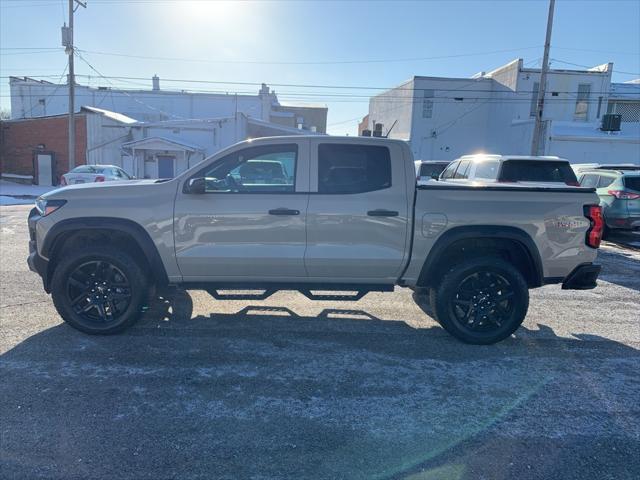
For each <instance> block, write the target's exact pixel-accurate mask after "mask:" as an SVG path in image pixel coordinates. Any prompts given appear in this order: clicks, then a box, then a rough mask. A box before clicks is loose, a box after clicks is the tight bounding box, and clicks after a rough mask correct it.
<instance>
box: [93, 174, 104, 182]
mask: <svg viewBox="0 0 640 480" xmlns="http://www.w3.org/2000/svg"><path fill="white" fill-rule="evenodd" d="M95 181H96V182H104V176H103V175H98V176H97V177H96V179H95Z"/></svg>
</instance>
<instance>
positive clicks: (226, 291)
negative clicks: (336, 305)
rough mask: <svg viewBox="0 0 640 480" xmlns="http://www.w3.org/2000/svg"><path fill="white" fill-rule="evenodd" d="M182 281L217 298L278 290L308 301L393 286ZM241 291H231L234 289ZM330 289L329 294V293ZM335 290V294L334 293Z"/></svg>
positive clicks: (259, 296) (352, 297) (351, 297)
mask: <svg viewBox="0 0 640 480" xmlns="http://www.w3.org/2000/svg"><path fill="white" fill-rule="evenodd" d="M302 285H304V286H305V288H300V286H301V284H300V283H235V282H234V283H226V282H225V283H222V282H220V283H218V282H215V283H202V282H198V283H184V284H181V285H180V287H181V288H184V289H185V290H205V291H206V292H208V293H209V294H210V295H211V296H212V297H213V298H215V299H216V300H266V299H267V298H269V297H270V296H271V295H273V294H274V293H276V292H278V291H280V290H288V291H295V292H299V293H301V294H302V295H304V296H305V297H307V298H308V299H309V300H316V301H343V302H355V301H358V300H360V299H361V298H362V297H364V296H365V295H366V294H367V293H369V292H392V291H393V288H394V285H378V284H366V285H365V284H335V283H314V284H302ZM234 290H235V291H241V292H242V293H233V291H234ZM329 292H330V293H329ZM333 292H336V293H333Z"/></svg>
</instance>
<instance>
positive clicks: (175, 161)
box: [81, 107, 310, 178]
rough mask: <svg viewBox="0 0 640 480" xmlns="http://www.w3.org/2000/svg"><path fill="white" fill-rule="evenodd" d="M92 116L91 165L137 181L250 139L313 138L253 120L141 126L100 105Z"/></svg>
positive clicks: (164, 174)
mask: <svg viewBox="0 0 640 480" xmlns="http://www.w3.org/2000/svg"><path fill="white" fill-rule="evenodd" d="M81 110H82V111H87V112H92V113H99V114H101V115H89V116H88V117H87V152H86V163H87V164H93V165H96V164H109V165H117V166H120V167H122V168H123V169H124V170H125V171H126V172H127V173H129V174H130V175H134V176H136V177H138V178H169V177H174V176H175V175H178V174H179V173H181V172H183V171H185V170H187V169H188V168H190V167H192V166H194V165H195V164H197V163H199V162H201V161H202V160H203V159H204V158H206V157H208V156H209V155H212V154H214V153H216V152H218V151H219V150H222V149H223V148H225V147H228V146H230V145H233V144H234V143H237V142H240V141H242V140H245V139H247V138H257V137H268V136H279V135H296V134H309V133H310V132H308V131H304V130H301V129H299V128H292V127H287V126H284V125H278V124H275V123H271V122H265V121H263V120H259V119H256V118H252V117H249V116H247V115H245V114H243V113H239V114H237V115H234V116H231V117H220V118H209V119H191V120H166V121H160V122H136V121H135V120H133V119H132V118H129V117H126V116H124V115H121V114H117V113H114V112H110V111H108V110H102V109H98V108H95V107H82V109H81Z"/></svg>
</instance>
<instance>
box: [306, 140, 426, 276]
mask: <svg viewBox="0 0 640 480" xmlns="http://www.w3.org/2000/svg"><path fill="white" fill-rule="evenodd" d="M405 163H406V160H405V159H404V156H403V151H402V149H401V148H400V146H399V145H395V144H392V143H382V142H380V144H379V145H376V144H371V143H368V144H363V143H362V142H360V143H357V142H352V143H347V142H341V143H331V142H330V141H328V140H327V141H322V140H315V139H313V140H311V179H310V183H311V190H312V192H311V194H310V195H309V207H308V209H307V250H306V253H305V266H306V268H307V273H308V275H309V277H317V278H319V279H320V278H322V279H326V280H327V281H334V282H349V281H356V282H358V281H359V282H362V283H364V282H367V281H369V282H370V281H372V280H377V281H380V283H382V281H383V280H384V281H385V283H386V281H389V282H393V281H395V280H396V279H397V277H398V275H399V274H400V271H401V269H402V266H403V259H404V257H405V252H406V251H407V250H408V241H407V237H408V233H407V230H408V228H409V206H408V201H407V172H406V171H405V168H406V165H405ZM409 167H410V168H411V169H412V171H411V172H409V174H410V175H411V178H412V179H414V178H415V177H414V175H413V165H409Z"/></svg>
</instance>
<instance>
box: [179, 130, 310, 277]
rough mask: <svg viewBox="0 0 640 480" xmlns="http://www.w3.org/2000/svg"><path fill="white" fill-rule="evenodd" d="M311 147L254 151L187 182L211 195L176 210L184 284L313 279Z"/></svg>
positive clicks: (298, 144)
mask: <svg viewBox="0 0 640 480" xmlns="http://www.w3.org/2000/svg"><path fill="white" fill-rule="evenodd" d="M308 145H309V142H308V140H304V139H301V140H300V141H290V142H289V141H287V143H286V144H285V143H278V142H273V143H272V144H268V143H267V144H261V145H258V146H250V147H246V148H243V149H240V150H237V151H235V152H232V153H230V154H228V155H226V156H224V157H222V158H220V159H217V160H215V161H213V162H212V163H209V164H208V165H206V166H204V167H203V168H201V169H200V170H199V171H198V172H197V173H195V174H193V175H190V176H189V177H187V178H186V179H185V183H188V182H189V180H190V179H193V178H203V177H204V179H205V191H204V193H199V194H194V193H185V192H184V191H183V187H182V186H181V187H180V189H179V191H178V193H177V198H176V204H175V220H174V231H175V232H174V233H175V246H176V258H177V262H178V266H179V267H180V271H181V273H182V275H183V277H184V280H185V281H215V280H219V281H223V280H224V281H241V282H247V281H249V280H258V281H260V280H266V279H269V278H272V279H273V280H275V281H295V279H296V278H300V277H306V271H305V267H304V250H305V242H306V237H305V222H306V211H307V202H308V182H309V170H308V158H309V154H308V152H309V146H308Z"/></svg>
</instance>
